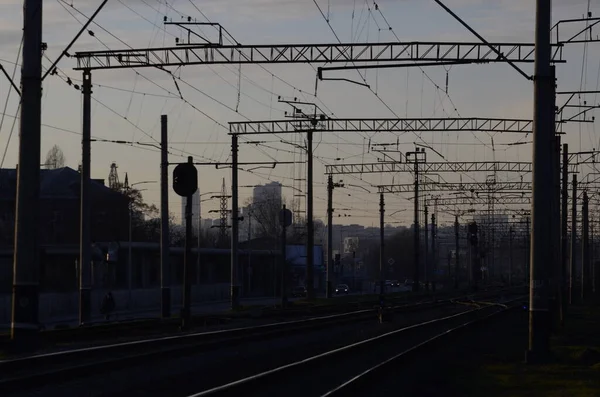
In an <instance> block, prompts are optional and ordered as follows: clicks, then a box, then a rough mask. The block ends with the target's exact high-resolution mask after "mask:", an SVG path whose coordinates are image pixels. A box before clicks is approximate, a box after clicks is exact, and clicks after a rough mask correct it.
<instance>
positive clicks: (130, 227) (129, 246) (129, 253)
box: [127, 186, 133, 311]
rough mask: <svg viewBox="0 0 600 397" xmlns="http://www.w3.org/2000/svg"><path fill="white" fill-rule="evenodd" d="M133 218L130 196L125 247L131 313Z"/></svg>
mask: <svg viewBox="0 0 600 397" xmlns="http://www.w3.org/2000/svg"><path fill="white" fill-rule="evenodd" d="M127 189H128V190H129V191H130V192H131V188H130V187H129V186H128V187H127ZM132 217H133V200H132V199H131V194H130V195H129V244H128V246H127V290H128V292H129V294H128V295H129V300H128V304H127V306H128V308H129V310H130V311H131V286H132V285H131V284H132V274H131V273H132V268H133V266H132V258H131V255H132V249H131V242H132V240H133V236H132V235H133V230H132V229H133V228H132V225H131V218H132Z"/></svg>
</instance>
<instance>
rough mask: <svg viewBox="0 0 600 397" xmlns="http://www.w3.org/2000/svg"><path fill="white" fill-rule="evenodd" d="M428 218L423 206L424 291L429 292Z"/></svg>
mask: <svg viewBox="0 0 600 397" xmlns="http://www.w3.org/2000/svg"><path fill="white" fill-rule="evenodd" d="M428 217H429V214H428V211H427V206H425V225H424V226H425V278H424V279H425V290H426V291H429V228H428V225H427V219H428Z"/></svg>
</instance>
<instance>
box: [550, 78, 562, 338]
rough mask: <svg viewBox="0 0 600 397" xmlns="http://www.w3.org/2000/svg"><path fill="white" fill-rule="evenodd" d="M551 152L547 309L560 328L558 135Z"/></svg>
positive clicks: (559, 175)
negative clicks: (550, 227)
mask: <svg viewBox="0 0 600 397" xmlns="http://www.w3.org/2000/svg"><path fill="white" fill-rule="evenodd" d="M551 70H552V74H551V75H552V77H553V78H554V76H555V68H554V66H553V67H552V68H551ZM554 87H555V85H553V86H552V97H555V95H554V92H555V88H554ZM553 138H554V139H553V141H552V143H553V151H552V160H553V162H552V165H553V173H552V174H553V177H554V183H553V189H552V192H553V194H552V199H553V200H552V206H553V210H552V212H551V216H552V245H551V246H552V249H553V255H552V265H551V266H550V267H549V268H548V278H549V281H550V288H551V289H550V302H549V308H550V313H551V316H552V325H553V326H554V325H557V326H560V323H561V318H562V314H561V312H562V300H563V296H562V294H561V283H562V279H561V271H560V268H561V260H560V259H561V249H562V244H561V241H562V237H561V229H560V223H561V216H560V208H561V205H560V196H561V185H560V177H561V169H560V145H561V138H560V135H554V137H553Z"/></svg>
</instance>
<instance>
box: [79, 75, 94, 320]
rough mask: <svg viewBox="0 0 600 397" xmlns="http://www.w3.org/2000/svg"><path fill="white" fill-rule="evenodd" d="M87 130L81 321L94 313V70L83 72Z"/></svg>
mask: <svg viewBox="0 0 600 397" xmlns="http://www.w3.org/2000/svg"><path fill="white" fill-rule="evenodd" d="M82 92H83V134H82V137H81V149H82V151H81V152H82V156H81V197H80V205H81V213H80V218H79V226H80V229H79V230H80V234H79V266H81V271H80V272H79V324H80V325H83V324H86V323H87V322H89V321H90V315H91V303H92V298H91V273H92V271H93V269H92V268H91V267H92V252H91V250H92V246H91V244H92V242H91V237H90V235H91V224H90V223H91V201H90V198H91V197H90V167H91V152H92V150H91V134H92V73H91V72H90V71H89V70H85V71H84V72H83V83H82Z"/></svg>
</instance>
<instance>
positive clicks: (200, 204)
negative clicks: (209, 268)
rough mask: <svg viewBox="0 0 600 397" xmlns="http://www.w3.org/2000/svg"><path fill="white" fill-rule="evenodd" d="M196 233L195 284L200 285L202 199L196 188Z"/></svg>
mask: <svg viewBox="0 0 600 397" xmlns="http://www.w3.org/2000/svg"><path fill="white" fill-rule="evenodd" d="M197 233H198V235H197V236H196V250H197V251H196V285H200V239H201V235H202V200H201V199H200V188H198V232H197Z"/></svg>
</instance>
